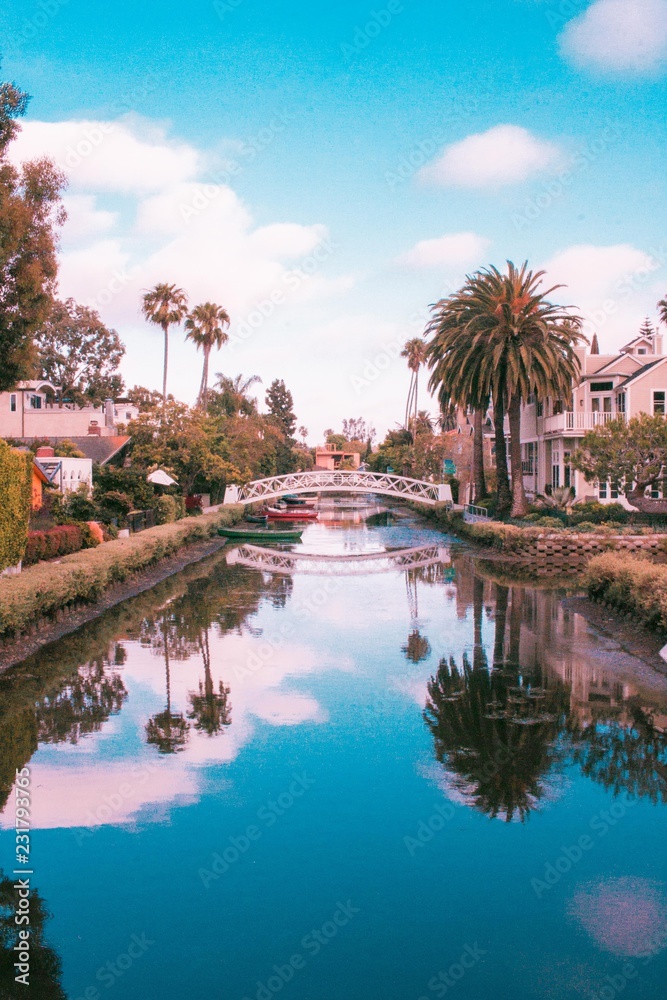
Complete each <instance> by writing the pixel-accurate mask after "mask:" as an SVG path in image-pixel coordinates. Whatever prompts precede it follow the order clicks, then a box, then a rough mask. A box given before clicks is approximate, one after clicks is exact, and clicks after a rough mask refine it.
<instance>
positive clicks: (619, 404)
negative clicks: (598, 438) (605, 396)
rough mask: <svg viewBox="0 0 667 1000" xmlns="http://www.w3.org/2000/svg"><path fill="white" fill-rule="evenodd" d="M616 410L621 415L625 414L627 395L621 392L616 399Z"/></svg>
mask: <svg viewBox="0 0 667 1000" xmlns="http://www.w3.org/2000/svg"><path fill="white" fill-rule="evenodd" d="M616 409H617V410H618V412H619V413H625V393H624V392H619V394H618V396H617V397H616Z"/></svg>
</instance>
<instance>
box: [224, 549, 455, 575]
mask: <svg viewBox="0 0 667 1000" xmlns="http://www.w3.org/2000/svg"><path fill="white" fill-rule="evenodd" d="M439 564H446V565H451V554H450V551H449V549H448V548H443V547H442V546H439V545H420V546H416V547H415V548H410V549H394V550H385V551H384V552H369V553H366V554H356V555H345V556H334V555H322V554H317V553H311V552H285V551H280V550H276V549H266V548H262V547H261V546H258V545H240V546H239V547H238V548H235V549H232V551H231V552H228V553H227V565H228V566H248V567H250V568H252V569H259V570H262V571H263V572H267V573H283V574H290V575H291V574H293V573H308V574H310V575H318V576H323V575H324V576H357V575H359V576H361V575H366V574H369V573H389V572H392V571H394V570H413V569H422V568H424V567H427V566H435V565H439Z"/></svg>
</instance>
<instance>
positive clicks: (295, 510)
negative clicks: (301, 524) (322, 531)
mask: <svg viewBox="0 0 667 1000" xmlns="http://www.w3.org/2000/svg"><path fill="white" fill-rule="evenodd" d="M265 513H266V514H268V515H269V520H271V521H316V520H317V519H318V517H319V516H320V515H319V514H318V512H317V511H316V510H309V509H308V508H307V507H290V508H289V509H287V508H285V507H280V508H279V507H267V508H266V509H265Z"/></svg>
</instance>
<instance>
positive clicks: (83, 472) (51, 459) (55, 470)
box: [35, 447, 93, 493]
mask: <svg viewBox="0 0 667 1000" xmlns="http://www.w3.org/2000/svg"><path fill="white" fill-rule="evenodd" d="M35 462H36V463H37V465H38V466H39V467H40V469H41V470H42V471H43V472H44V474H45V475H46V476H47V478H48V480H49V483H50V484H51V485H52V486H55V487H56V489H58V490H60V492H61V493H69V492H71V491H72V490H76V489H78V488H79V486H81V484H82V483H84V484H85V486H87V487H88V489H89V490H92V488H93V460H92V458H59V457H57V456H56V455H54V453H53V448H47V447H44V448H38V449H37V453H36V455H35Z"/></svg>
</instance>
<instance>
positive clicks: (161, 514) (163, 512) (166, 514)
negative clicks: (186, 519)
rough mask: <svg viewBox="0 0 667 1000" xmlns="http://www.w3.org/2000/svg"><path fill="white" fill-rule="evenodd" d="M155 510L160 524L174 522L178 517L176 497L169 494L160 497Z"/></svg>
mask: <svg viewBox="0 0 667 1000" xmlns="http://www.w3.org/2000/svg"><path fill="white" fill-rule="evenodd" d="M155 510H156V513H157V523H158V524H172V523H173V522H174V521H175V520H176V519H177V517H178V506H177V504H176V499H175V497H172V496H169V494H166V495H165V496H162V497H158V499H157V502H156V504H155Z"/></svg>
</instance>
